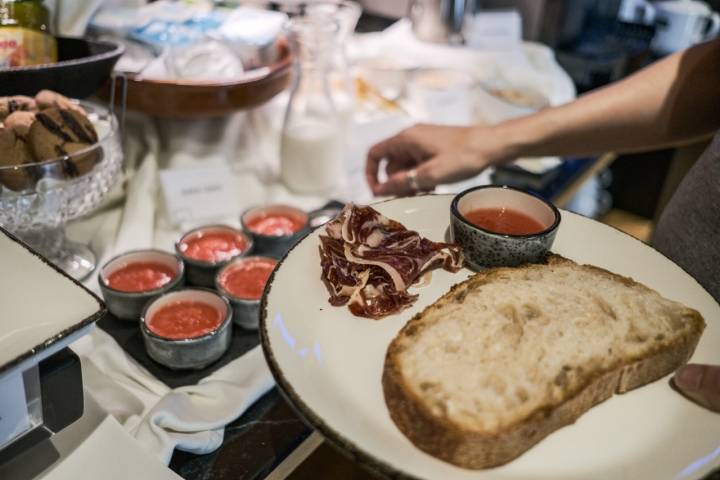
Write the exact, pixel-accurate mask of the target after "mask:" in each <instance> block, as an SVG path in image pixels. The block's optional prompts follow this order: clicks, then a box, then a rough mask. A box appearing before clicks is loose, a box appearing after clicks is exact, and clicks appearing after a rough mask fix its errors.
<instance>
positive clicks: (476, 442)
mask: <svg viewBox="0 0 720 480" xmlns="http://www.w3.org/2000/svg"><path fill="white" fill-rule="evenodd" d="M562 262H571V261H570V260H567V259H565V258H563V257H560V256H557V255H553V256H551V257H550V258H549V259H548V263H549V264H558V263H562ZM571 263H572V262H571ZM520 268H526V267H520ZM585 268H591V269H593V270H594V271H595V272H597V273H598V274H601V275H609V276H611V277H612V278H613V279H614V280H616V281H620V282H622V283H624V284H626V285H628V286H635V287H640V288H642V289H645V290H649V289H648V288H647V287H645V286H644V285H641V284H638V283H636V282H635V281H634V280H632V279H630V278H627V277H622V276H620V275H616V274H614V273H611V272H608V271H606V270H603V269H600V268H597V267H593V266H585ZM507 270H510V269H506V268H497V269H491V270H486V271H484V272H481V273H479V274H477V275H475V276H473V277H471V278H470V279H468V280H466V281H465V282H463V283H460V284H458V285H455V286H453V287H452V289H451V290H450V291H449V292H448V293H446V294H445V295H444V296H443V297H441V298H440V299H439V300H438V301H437V302H435V303H434V304H433V305H430V306H428V307H427V308H426V309H425V310H424V311H423V312H421V313H419V314H417V315H415V317H413V318H412V319H411V320H410V321H409V322H408V323H407V324H406V325H405V327H403V329H402V330H401V331H400V332H399V333H398V335H397V336H396V337H395V339H394V340H393V341H392V343H391V344H390V346H389V347H388V350H387V354H386V357H385V366H384V369H383V377H382V385H383V392H384V394H385V402H386V404H387V407H388V410H389V412H390V417H391V418H392V420H393V421H394V422H395V424H396V425H397V427H398V428H399V429H400V431H402V432H403V433H404V434H405V436H406V437H407V438H408V439H410V441H411V442H412V443H413V444H415V446H417V447H418V448H419V449H421V450H423V451H424V452H427V453H429V454H430V455H433V456H435V457H437V458H440V459H442V460H445V461H446V462H449V463H452V464H454V465H457V466H460V467H464V468H471V469H481V468H488V467H494V466H498V465H502V464H504V463H507V462H509V461H511V460H513V459H515V458H517V457H518V456H520V455H521V454H522V453H524V452H525V451H527V450H528V449H529V448H530V447H532V446H533V445H535V444H536V443H538V442H539V441H540V440H542V439H543V438H545V437H546V436H547V435H549V434H550V433H552V432H553V431H555V430H557V429H559V428H561V427H563V426H565V425H569V424H572V423H574V422H575V420H577V419H578V418H579V417H580V416H581V415H582V414H583V413H585V412H586V411H588V410H589V409H590V408H591V407H593V406H594V405H596V404H598V403H600V402H602V401H604V400H607V399H608V398H610V397H611V396H612V395H613V394H615V393H624V392H627V391H629V390H632V389H634V388H637V387H639V386H642V385H645V384H647V383H650V382H652V381H655V380H657V379H659V378H661V377H663V376H665V375H667V374H669V373H671V372H673V371H674V370H676V369H677V368H678V367H680V366H681V365H683V364H684V363H686V362H687V361H688V360H689V359H690V357H691V356H692V353H693V352H694V350H695V347H696V346H697V343H698V341H699V340H700V335H701V334H702V331H703V329H704V327H705V322H704V321H703V318H702V316H701V315H700V313H699V312H697V311H695V310H692V309H688V312H690V313H689V319H690V320H689V321H690V322H691V323H692V326H691V328H690V329H689V331H688V333H687V334H686V335H683V336H681V337H679V338H677V339H676V340H675V341H674V342H672V343H670V344H668V343H665V344H662V345H661V346H660V347H659V348H657V349H654V350H650V351H649V352H648V354H647V355H645V356H644V357H643V358H635V359H627V361H626V362H625V363H623V364H621V365H617V366H616V368H613V369H612V370H610V371H606V372H601V373H598V374H596V375H595V376H594V377H589V378H587V379H586V381H585V382H584V383H583V384H581V385H580V386H579V388H577V389H575V390H574V391H571V392H568V395H567V396H566V398H565V399H564V400H563V401H562V402H561V403H559V404H557V405H555V406H554V407H552V408H541V409H538V410H536V411H534V412H532V413H531V414H530V415H529V416H527V417H525V418H524V419H522V420H521V421H519V422H517V423H515V424H514V425H512V426H511V427H509V428H506V429H504V430H502V431H500V432H497V433H487V432H477V431H473V430H471V429H467V428H463V426H460V425H457V424H455V423H453V422H451V421H450V420H448V419H447V418H444V417H439V416H437V415H434V414H433V413H432V412H431V411H430V410H429V408H428V407H427V406H426V403H425V402H423V400H422V398H420V397H419V396H418V395H417V394H416V393H415V392H414V391H413V389H412V388H409V387H408V385H407V382H406V380H405V379H404V377H403V373H402V370H401V367H400V364H399V361H398V356H399V355H400V354H401V353H402V347H401V346H400V344H399V342H400V340H401V339H402V338H406V337H412V336H414V335H416V334H417V333H418V331H419V329H421V328H422V323H421V322H422V319H423V315H424V314H425V312H427V311H428V310H429V309H433V308H440V307H441V306H442V305H443V303H445V302H451V301H454V299H455V298H456V296H457V295H462V294H463V291H464V290H466V289H467V287H468V285H469V284H470V283H471V282H483V283H485V282H487V281H492V277H493V276H495V275H499V274H502V273H503V271H507Z"/></svg>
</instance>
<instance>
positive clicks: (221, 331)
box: [140, 288, 232, 370]
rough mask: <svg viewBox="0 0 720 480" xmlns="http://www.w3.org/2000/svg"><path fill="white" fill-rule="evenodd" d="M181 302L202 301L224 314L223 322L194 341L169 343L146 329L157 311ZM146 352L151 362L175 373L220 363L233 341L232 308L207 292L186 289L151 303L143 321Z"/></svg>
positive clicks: (213, 294)
mask: <svg viewBox="0 0 720 480" xmlns="http://www.w3.org/2000/svg"><path fill="white" fill-rule="evenodd" d="M179 301H200V302H205V303H208V304H210V305H212V306H214V307H216V308H218V309H219V310H220V311H221V314H222V318H223V321H222V323H220V325H219V326H218V327H217V328H216V329H215V330H213V331H212V332H210V333H208V334H206V335H203V336H200V337H194V338H185V339H180V340H176V339H169V338H165V337H161V336H159V335H156V334H155V333H153V332H152V331H151V330H150V329H149V328H148V326H147V323H148V322H152V316H153V314H154V313H155V312H157V311H158V309H160V308H162V307H163V306H165V305H168V304H170V303H175V302H179ZM140 332H141V333H142V337H143V341H144V343H145V349H146V350H147V353H148V355H149V356H150V358H152V359H153V360H155V361H156V362H158V363H160V364H162V365H165V366H166V367H169V368H172V369H174V370H187V369H192V370H198V369H201V368H204V367H206V366H208V365H210V364H211V363H213V362H214V361H216V360H217V359H219V358H220V357H221V356H222V355H223V354H224V353H225V352H226V351H227V349H228V348H229V347H230V342H231V340H232V308H231V307H230V305H229V304H228V301H227V300H226V299H224V298H223V297H221V296H220V295H218V294H217V293H215V292H213V291H212V290H208V289H205V288H184V289H181V290H177V291H174V292H170V293H168V294H166V295H163V296H161V297H159V298H156V299H155V300H153V301H152V302H151V303H149V304H148V305H147V306H146V307H145V310H144V312H143V314H142V317H141V318H140Z"/></svg>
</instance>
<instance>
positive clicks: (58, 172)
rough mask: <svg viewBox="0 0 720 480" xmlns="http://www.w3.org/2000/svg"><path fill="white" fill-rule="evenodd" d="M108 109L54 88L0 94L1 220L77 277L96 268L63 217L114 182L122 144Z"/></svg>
mask: <svg viewBox="0 0 720 480" xmlns="http://www.w3.org/2000/svg"><path fill="white" fill-rule="evenodd" d="M120 140H121V139H120V133H119V129H118V122H117V119H116V117H115V116H114V114H113V113H112V112H110V111H109V110H108V109H107V108H105V107H103V106H100V105H98V104H94V103H89V102H78V101H74V100H70V99H68V98H66V97H64V96H62V95H60V94H57V93H55V92H51V91H47V90H44V91H41V92H40V93H38V94H37V95H36V96H35V97H34V98H33V97H23V96H16V97H0V225H2V226H3V227H5V228H6V229H7V230H9V231H10V232H12V233H14V234H15V235H17V236H18V237H20V238H21V239H22V240H23V241H25V242H26V243H28V244H29V245H30V246H32V247H33V248H35V249H36V250H37V251H38V252H39V253H41V254H42V255H43V256H45V257H47V258H48V259H49V260H50V261H52V262H53V263H55V264H56V265H58V266H59V267H60V268H62V269H63V270H65V271H66V272H67V273H68V274H70V275H71V276H73V277H74V278H76V279H82V278H84V277H86V276H87V275H89V274H90V273H91V272H92V271H93V270H94V269H95V265H96V262H95V255H94V254H93V252H92V251H91V250H90V248H89V247H88V246H86V245H82V244H79V243H76V242H72V241H70V240H68V239H67V238H66V237H65V225H66V223H67V222H68V221H70V220H72V219H75V218H77V217H80V216H82V215H86V214H88V213H90V212H91V211H93V210H94V209H96V208H97V207H98V206H99V205H100V203H101V202H102V201H103V199H104V198H105V197H106V196H107V194H108V192H109V191H110V189H111V188H112V187H113V186H114V185H115V183H116V182H117V180H118V178H119V176H120V172H121V169H122V161H123V155H122V147H121V141H120Z"/></svg>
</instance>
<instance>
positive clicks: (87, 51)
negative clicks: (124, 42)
mask: <svg viewBox="0 0 720 480" xmlns="http://www.w3.org/2000/svg"><path fill="white" fill-rule="evenodd" d="M57 44H58V62H57V63H51V64H46V65H37V66H28V67H17V68H7V69H0V96H5V95H27V96H30V97H32V96H34V95H35V94H36V93H38V92H39V91H40V90H45V89H47V90H53V91H55V92H58V93H61V94H63V95H65V96H66V97H70V98H87V97H89V96H90V95H92V94H93V93H95V92H96V91H97V90H98V89H99V88H100V87H101V86H103V85H104V84H105V83H106V82H107V81H108V80H109V79H110V74H111V72H112V70H113V67H115V63H116V62H117V61H118V59H119V58H120V55H122V53H123V47H122V46H120V45H118V44H115V43H112V42H107V41H103V42H94V41H88V40H83V39H79V38H63V37H58V38H57Z"/></svg>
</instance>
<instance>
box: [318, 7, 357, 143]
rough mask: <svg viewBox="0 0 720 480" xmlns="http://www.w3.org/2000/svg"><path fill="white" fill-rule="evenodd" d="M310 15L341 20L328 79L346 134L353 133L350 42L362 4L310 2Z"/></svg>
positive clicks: (353, 99)
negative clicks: (348, 50) (348, 52)
mask: <svg viewBox="0 0 720 480" xmlns="http://www.w3.org/2000/svg"><path fill="white" fill-rule="evenodd" d="M306 14H307V15H309V16H320V17H322V16H324V17H326V18H327V19H330V20H329V21H337V22H338V29H337V32H336V35H335V41H334V42H333V43H332V45H330V46H329V48H331V49H332V53H331V54H330V55H331V60H330V62H331V63H330V72H329V74H328V78H329V82H330V92H331V94H332V97H333V101H334V102H335V106H336V107H337V109H338V113H339V115H340V117H341V120H342V121H343V124H344V126H345V128H346V129H347V132H346V133H349V131H350V127H351V125H352V117H353V113H354V111H355V102H356V95H355V81H354V79H353V76H352V74H351V69H350V62H349V61H348V55H347V45H348V43H349V41H350V37H351V36H352V34H353V32H354V31H355V27H356V26H357V22H358V20H359V19H360V15H361V14H362V7H360V5H359V4H358V3H357V2H352V1H348V0H340V1H322V0H321V1H315V2H313V3H310V4H308V5H307V7H306Z"/></svg>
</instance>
